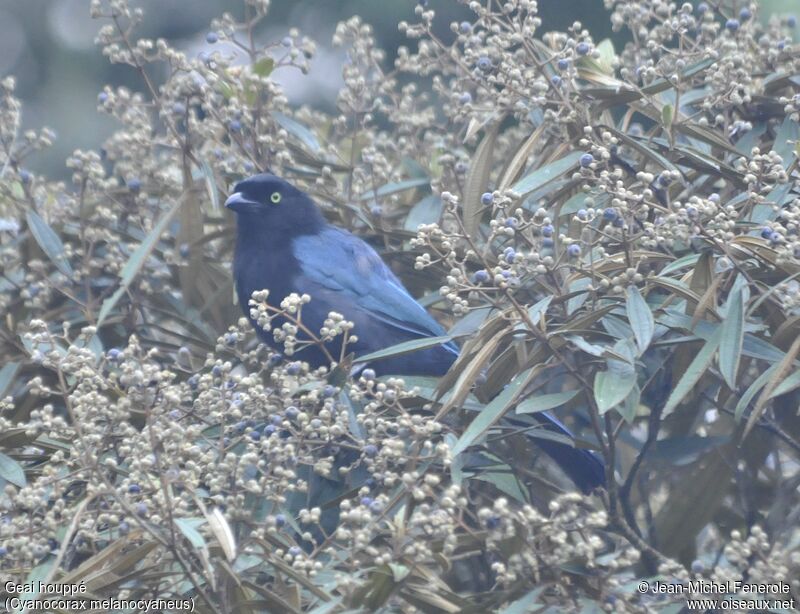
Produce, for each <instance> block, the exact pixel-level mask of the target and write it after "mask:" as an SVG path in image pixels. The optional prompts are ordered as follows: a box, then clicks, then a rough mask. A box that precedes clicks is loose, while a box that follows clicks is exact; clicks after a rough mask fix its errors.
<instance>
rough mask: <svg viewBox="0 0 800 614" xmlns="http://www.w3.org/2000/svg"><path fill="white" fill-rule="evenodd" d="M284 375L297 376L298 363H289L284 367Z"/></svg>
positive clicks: (298, 371)
mask: <svg viewBox="0 0 800 614" xmlns="http://www.w3.org/2000/svg"><path fill="white" fill-rule="evenodd" d="M286 373H288V374H289V375H299V374H300V363H299V362H293V363H290V364H289V365H288V366H287V367H286Z"/></svg>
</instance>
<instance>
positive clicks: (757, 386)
mask: <svg viewBox="0 0 800 614" xmlns="http://www.w3.org/2000/svg"><path fill="white" fill-rule="evenodd" d="M777 370H778V365H777V364H774V365H772V366H771V367H770V368H769V369H767V370H766V371H764V372H763V373H762V374H761V375H759V376H758V377H757V378H756V380H755V381H754V382H753V383H752V384H750V385H749V386H748V387H747V390H745V391H744V393H743V394H742V396H741V398H740V399H739V402H738V403H737V404H736V409H734V411H733V417H734V418H735V419H736V420H737V421H738V420H741V419H742V415H744V412H745V410H746V409H747V407H748V406H749V405H750V402H751V401H752V400H753V399H754V398H755V396H756V395H757V394H758V392H759V391H760V390H761V389H762V388H763V387H764V386H766V385H767V382H768V381H769V380H770V379H771V378H772V376H773V375H774V374H775V371H777Z"/></svg>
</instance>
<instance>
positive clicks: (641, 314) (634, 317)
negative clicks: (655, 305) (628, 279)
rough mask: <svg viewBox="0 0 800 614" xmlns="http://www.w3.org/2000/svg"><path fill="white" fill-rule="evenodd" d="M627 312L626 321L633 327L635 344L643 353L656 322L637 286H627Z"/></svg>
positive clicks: (650, 338)
mask: <svg viewBox="0 0 800 614" xmlns="http://www.w3.org/2000/svg"><path fill="white" fill-rule="evenodd" d="M625 309H626V311H627V312H628V321H629V322H630V324H631V329H633V336H634V337H635V338H636V346H637V347H638V348H639V354H643V353H644V351H645V350H646V349H647V348H648V347H649V345H650V342H651V341H652V340H653V333H654V332H655V330H656V323H655V320H654V319H653V312H652V311H650V307H648V305H647V303H646V302H645V300H644V298H643V297H642V295H641V293H640V292H639V288H637V287H636V286H628V298H627V301H626V303H625Z"/></svg>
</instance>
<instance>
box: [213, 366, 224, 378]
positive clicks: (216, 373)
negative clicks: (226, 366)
mask: <svg viewBox="0 0 800 614" xmlns="http://www.w3.org/2000/svg"><path fill="white" fill-rule="evenodd" d="M211 375H213V376H214V377H219V376H221V375H222V367H220V366H219V365H214V366H213V367H212V368H211Z"/></svg>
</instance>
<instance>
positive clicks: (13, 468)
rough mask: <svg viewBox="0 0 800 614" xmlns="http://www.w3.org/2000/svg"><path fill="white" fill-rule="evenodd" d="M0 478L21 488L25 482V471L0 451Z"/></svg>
mask: <svg viewBox="0 0 800 614" xmlns="http://www.w3.org/2000/svg"><path fill="white" fill-rule="evenodd" d="M0 478H2V479H4V480H5V481H6V482H11V483H12V484H13V485H14V486H19V487H20V488H22V487H23V486H25V484H26V480H25V471H24V470H23V469H22V465H20V464H19V463H18V462H17V461H15V460H14V459H13V458H11V457H10V456H7V455H5V454H3V453H2V452H0Z"/></svg>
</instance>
